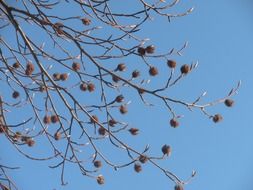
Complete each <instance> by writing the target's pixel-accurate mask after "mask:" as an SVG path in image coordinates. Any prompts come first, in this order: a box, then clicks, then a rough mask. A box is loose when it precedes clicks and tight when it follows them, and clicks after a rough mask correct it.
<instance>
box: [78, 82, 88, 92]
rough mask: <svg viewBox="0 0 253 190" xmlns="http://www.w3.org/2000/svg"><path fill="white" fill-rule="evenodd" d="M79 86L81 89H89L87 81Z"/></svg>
mask: <svg viewBox="0 0 253 190" xmlns="http://www.w3.org/2000/svg"><path fill="white" fill-rule="evenodd" d="M79 88H80V90H81V91H86V90H87V89H88V86H87V84H86V83H82V84H80V86H79Z"/></svg>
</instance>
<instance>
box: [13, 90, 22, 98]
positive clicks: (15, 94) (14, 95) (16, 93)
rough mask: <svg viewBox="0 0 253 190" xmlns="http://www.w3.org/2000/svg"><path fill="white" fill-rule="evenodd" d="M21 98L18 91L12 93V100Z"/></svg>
mask: <svg viewBox="0 0 253 190" xmlns="http://www.w3.org/2000/svg"><path fill="white" fill-rule="evenodd" d="M19 96H20V94H19V92H18V91H14V92H13V93H12V98H15V99H16V98H18V97H19Z"/></svg>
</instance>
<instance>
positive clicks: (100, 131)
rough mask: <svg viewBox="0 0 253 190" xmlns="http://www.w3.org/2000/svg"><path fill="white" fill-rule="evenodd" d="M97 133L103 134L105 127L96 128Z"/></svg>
mask: <svg viewBox="0 0 253 190" xmlns="http://www.w3.org/2000/svg"><path fill="white" fill-rule="evenodd" d="M98 134H100V135H102V136H104V135H105V134H106V129H105V128H103V127H99V128H98Z"/></svg>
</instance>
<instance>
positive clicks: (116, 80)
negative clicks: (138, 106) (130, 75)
mask: <svg viewBox="0 0 253 190" xmlns="http://www.w3.org/2000/svg"><path fill="white" fill-rule="evenodd" d="M112 80H113V81H114V82H116V83H117V82H119V81H120V79H119V77H118V76H117V75H112Z"/></svg>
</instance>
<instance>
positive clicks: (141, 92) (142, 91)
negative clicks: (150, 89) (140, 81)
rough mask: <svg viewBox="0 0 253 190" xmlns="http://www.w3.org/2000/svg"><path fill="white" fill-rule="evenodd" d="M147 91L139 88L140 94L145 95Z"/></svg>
mask: <svg viewBox="0 0 253 190" xmlns="http://www.w3.org/2000/svg"><path fill="white" fill-rule="evenodd" d="M145 91H146V90H145V89H144V88H138V92H139V93H140V94H144V92H145Z"/></svg>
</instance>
